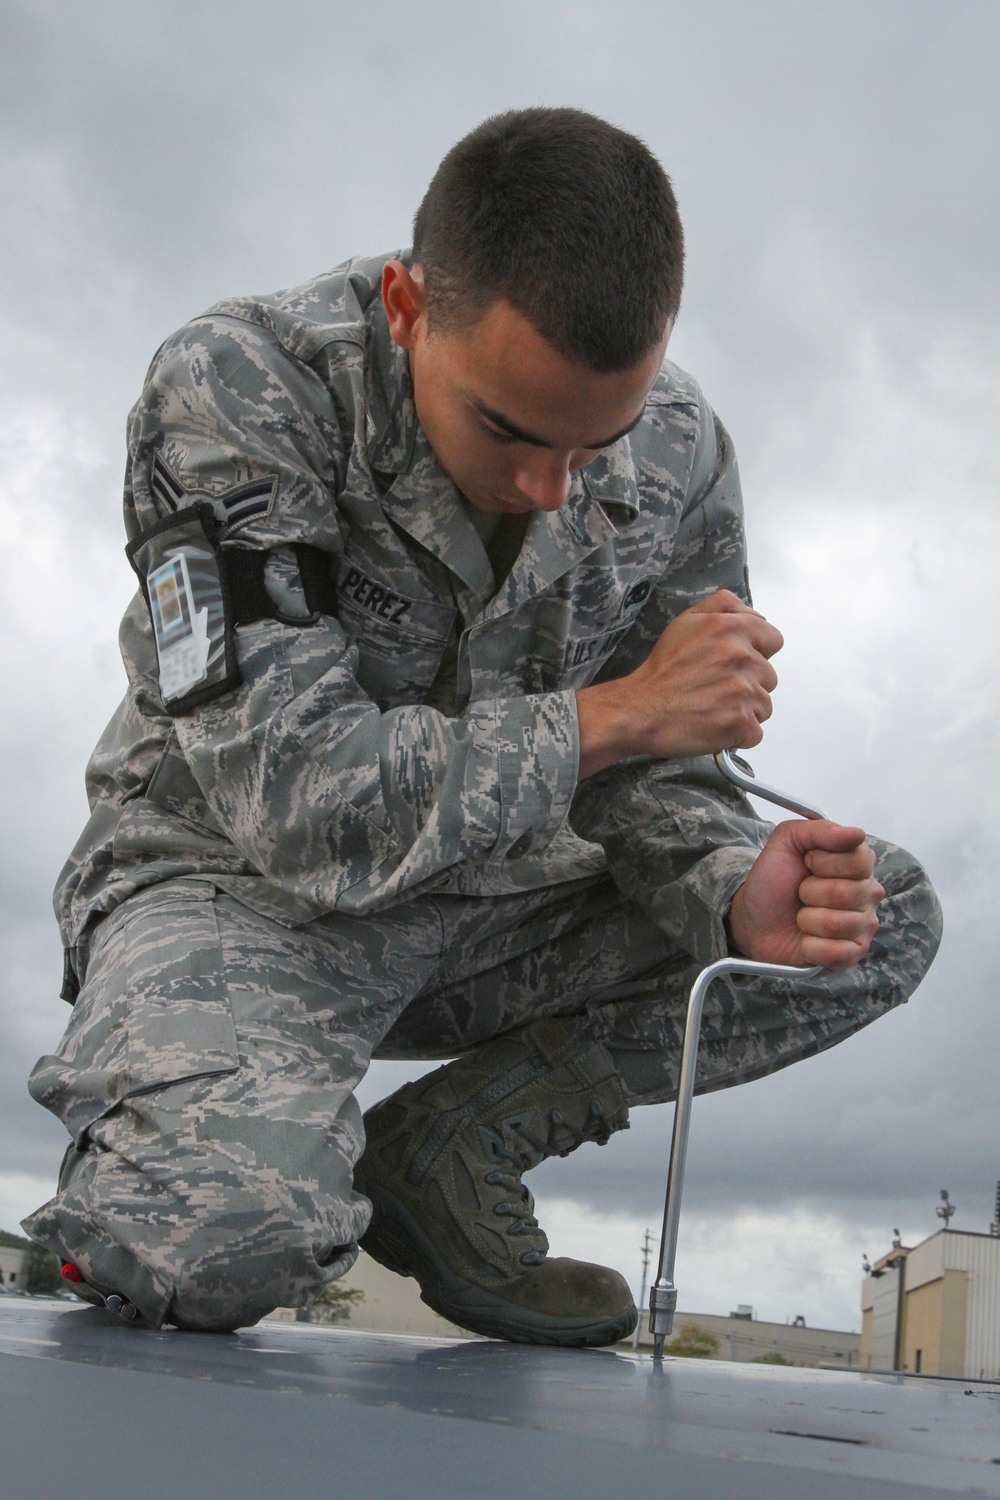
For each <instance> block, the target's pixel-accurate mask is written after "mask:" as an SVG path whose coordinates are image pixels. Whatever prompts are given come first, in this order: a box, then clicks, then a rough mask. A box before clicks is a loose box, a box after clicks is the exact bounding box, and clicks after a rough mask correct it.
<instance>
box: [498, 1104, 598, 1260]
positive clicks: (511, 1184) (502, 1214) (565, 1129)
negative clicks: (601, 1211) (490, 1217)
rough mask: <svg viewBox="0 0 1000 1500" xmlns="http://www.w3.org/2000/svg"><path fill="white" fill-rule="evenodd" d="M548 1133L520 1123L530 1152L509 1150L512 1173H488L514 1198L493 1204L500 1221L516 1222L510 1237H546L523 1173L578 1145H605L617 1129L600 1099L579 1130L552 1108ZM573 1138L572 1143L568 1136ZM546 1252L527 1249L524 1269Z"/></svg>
mask: <svg viewBox="0 0 1000 1500" xmlns="http://www.w3.org/2000/svg"><path fill="white" fill-rule="evenodd" d="M547 1125H548V1133H547V1136H546V1138H545V1139H544V1140H542V1139H540V1138H539V1137H538V1136H536V1135H535V1134H534V1132H533V1131H530V1130H528V1129H527V1128H526V1127H525V1126H524V1125H523V1124H518V1125H517V1126H516V1127H514V1128H515V1129H516V1133H517V1134H518V1135H519V1136H521V1138H522V1139H523V1140H524V1141H525V1142H526V1143H527V1145H528V1146H530V1148H531V1151H530V1153H529V1152H527V1151H518V1150H517V1149H516V1148H513V1147H511V1148H509V1149H508V1150H506V1151H505V1152H504V1155H505V1157H506V1159H507V1160H508V1161H509V1162H510V1163H511V1166H512V1168H513V1170H512V1171H503V1170H500V1169H498V1168H494V1169H493V1170H491V1171H489V1172H487V1173H486V1177H485V1181H486V1182H488V1183H489V1184H490V1186H491V1187H502V1188H504V1189H505V1190H506V1191H507V1192H508V1193H509V1194H510V1195H511V1199H513V1200H516V1201H508V1200H507V1199H505V1200H504V1201H503V1202H502V1203H495V1204H494V1205H493V1212H494V1213H495V1214H496V1215H497V1217H498V1218H510V1219H512V1221H513V1222H512V1223H510V1224H508V1226H507V1233H508V1234H509V1235H519V1234H533V1235H543V1234H544V1232H545V1231H544V1230H543V1229H542V1228H541V1227H540V1225H539V1223H538V1220H537V1219H536V1218H535V1214H534V1208H535V1200H534V1198H533V1197H532V1195H531V1190H530V1188H528V1187H527V1186H526V1185H525V1184H524V1183H523V1182H522V1181H521V1173H522V1172H526V1171H527V1170H528V1168H529V1167H532V1166H537V1165H538V1163H539V1162H540V1161H544V1160H545V1159H546V1158H547V1157H550V1156H569V1154H570V1152H571V1151H575V1150H576V1148H577V1146H582V1145H583V1143H584V1141H596V1142H597V1144H598V1145H599V1146H603V1145H605V1144H606V1143H607V1141H608V1140H609V1139H610V1137H611V1135H612V1133H613V1130H614V1126H613V1124H612V1122H610V1121H609V1120H608V1118H607V1116H606V1115H605V1113H604V1109H603V1107H602V1105H601V1102H600V1100H599V1099H591V1101H590V1105H589V1107H588V1109H587V1115H586V1118H585V1120H584V1122H583V1126H582V1127H579V1128H578V1127H577V1126H576V1125H574V1124H573V1122H572V1121H571V1120H567V1119H566V1116H565V1115H564V1114H563V1112H562V1110H560V1109H551V1110H549V1114H548V1120H547ZM567 1134H568V1135H569V1141H568V1142H567V1140H566V1137H567ZM545 1254H546V1252H545V1250H544V1249H538V1248H535V1249H532V1250H525V1251H524V1252H523V1254H522V1255H521V1256H519V1259H520V1262H521V1264H522V1265H523V1266H537V1265H540V1264H541V1262H542V1261H543V1260H544V1259H545Z"/></svg>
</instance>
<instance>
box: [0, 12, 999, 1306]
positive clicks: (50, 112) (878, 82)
mask: <svg viewBox="0 0 1000 1500" xmlns="http://www.w3.org/2000/svg"><path fill="white" fill-rule="evenodd" d="M0 71H2V88H0V130H2V149H0V183H2V188H0V191H2V202H3V224H2V235H0V283H2V301H0V507H2V533H0V534H2V537H3V551H2V561H0V567H2V575H0V641H2V650H0V674H2V682H0V695H2V696H0V701H2V702H3V704H4V715H3V720H2V723H0V755H2V757H3V763H2V772H0V786H2V787H3V809H2V817H3V823H2V850H3V859H2V875H0V901H2V908H0V942H2V962H0V1011H2V1020H3V1027H4V1035H5V1040H6V1046H5V1047H4V1049H3V1052H2V1061H0V1139H2V1150H0V1227H5V1228H8V1229H14V1228H15V1227H16V1223H17V1220H18V1219H19V1218H20V1217H21V1216H22V1215H23V1214H24V1213H27V1212H28V1211H29V1210H31V1209H32V1208H34V1207H36V1206H37V1204H38V1203H40V1202H41V1201H42V1200H43V1199H44V1198H46V1197H48V1196H49V1195H50V1193H51V1190H52V1181H53V1178H54V1173H55V1170H56V1166H57V1164H58V1159H59V1156H60V1153H61V1150H62V1145H63V1139H62V1130H61V1127H60V1126H58V1125H57V1124H56V1123H55V1122H54V1121H52V1120H50V1119H49V1118H48V1117H47V1116H46V1115H45V1114H44V1113H43V1112H42V1111H41V1110H40V1109H38V1108H37V1107H36V1106H35V1105H33V1104H32V1103H31V1101H30V1100H29V1099H28V1097H27V1095H26V1093H25V1091H24V1078H25V1076H26V1074H27V1072H28V1070H29V1068H30V1066H31V1064H32V1062H33V1061H34V1059H35V1057H36V1056H37V1055H38V1054H39V1053H40V1052H42V1051H46V1050H50V1049H51V1048H52V1046H53V1045H54V1044H55V1042H56V1040H57V1038H58V1036H59V1034H60V1032H61V1030H62V1027H63V1026H64V1025H65V1021H66V1016H67V1011H66V1007H65V1006H64V1005H63V1004H62V1002H60V1001H59V1000H58V999H57V998H56V993H57V990H58V985H59V966H60V957H59V944H58V938H57V934H56V929H55V926H54V923H53V921H52V918H51V914H50V905H49V900H50V898H49V893H50V890H51V887H52V884H53V882H54V879H55V876H56V874H57V872H58V870H59V867H60V865H61V864H62V861H63V859H64V858H65V856H66V854H67V852H68V850H69V848H70V847H71V846H72V844H73V842H74V841H75V839H76V837H77V834H78V832H79V830H80V827H81V826H82V823H83V820H84V817H85V815H86V806H85V801H84V795H83V767H84V763H85V760H86V757H87V754H88V752H89V750H90V748H91V746H92V744H93V742H94V740H95V739H96V737H97V735H98V733H99V732H100V730H101V728H102V727H103V725H104V723H105V722H106V721H107V719H108V718H109V717H110V715H111V713H112V711H113V709H114V707H115V704H116V702H117V701H118V699H119V697H120V696H121V692H122V689H123V684H124V674H123V670H122V667H121V663H120V660H119V658H118V654H117V648H116V643H115V639H116V630H117V621H118V617H119V615H120V613H121V611H122V609H123V608H124V606H125V604H126V602H127V600H128V598H129V595H130V592H131V589H132V575H131V571H130V569H129V567H128V565H127V564H126V562H125V559H124V556H123V554H122V546H123V541H124V538H123V535H122V530H121V521H120V496H121V472H122V468H123V461H124V446H123V434H124V422H125V416H126V413H127V411H128V409H129V407H130V406H131V404H132V402H133V401H134V400H135V397H136V395H137V394H138V391H139V387H140V384H141V381H142V377H143V372H144V370H145V367H146V365H147V363H148V361H149V359H150V357H151V355H152V354H153V352H154V350H155V349H156V347H157V345H158V344H159V342H160V341H161V340H162V339H163V338H164V337H165V336H166V335H167V334H169V333H170V332H171V331H172V330H173V329H174V328H175V327H176V326H178V325H179V324H180V323H182V322H183V321H185V320H186V319H187V318H188V317H191V316H193V315H194V314H196V313H198V312H200V311H202V310H203V309H204V308H205V307H207V306H208V305H210V304H211V303H212V302H214V301H215V300H216V299H218V298H220V297H222V296H225V295H230V294H235V293H240V292H247V291H268V290H272V289H274V288H276V287H279V286H287V285H290V284H293V283H295V282H297V281H300V280H304V279H305V278H306V277H308V276H310V275H313V274H315V273H316V272H318V271H320V270H322V269H324V268H327V267H329V266H332V265H334V264H335V263H337V262H338V261H340V260H342V259H344V258H346V257H347V256H349V255H352V254H368V253H377V252H380V251H386V250H389V249H392V248H395V247H398V246H401V245H404V244H406V243H408V239H409V232H410V231H409V226H410V223H411V220H412V215H413V212H414V209H415V208H416V205H417V203H418V201H419V199H420V196H421V194H422V192H423V189H424V187H425V186H426V183H427V181H428V179H429V177H430V175H431V174H432V172H433V170H434V167H435V166H436V164H437V162H438V160H439V159H440V157H441V156H442V155H443V153H444V152H445V150H446V149H447V148H448V147H449V146H450V145H451V144H452V142H453V141H455V140H456V139H457V138H458V137H459V136H460V135H462V134H463V133H464V132H465V131H466V130H468V129H469V128H470V127H471V126H473V125H474V124H476V123H477V122H478V121H479V120H480V119H482V118H483V117H484V116H485V115H486V114H488V113H491V112H494V111H497V110H500V109H504V108H508V107H511V106H518V105H527V104H535V103H545V104H571V105H576V106H580V107H583V108H586V109H590V110H593V111H594V112H596V113H599V114H602V115H604V116H606V117H607V118H609V119H611V120H613V121H614V122H615V123H617V124H620V125H622V126H624V127H625V128H627V129H629V130H632V131H635V132H636V133H637V134H639V135H641V136H642V137H643V138H644V139H645V140H646V141H647V142H648V143H649V144H650V145H651V146H652V147H653V149H654V150H655V151H656V152H657V154H658V155H659V156H660V158H661V159H662V161H663V163H664V165H665V166H666V168H667V170H668V172H669V173H670V174H671V176H672V178H673V180H674V184H675V187H676V190H677V194H678V198H679V201H680V205H681V211H682V214H683V216H684V220H685V224H686V229H687V236H688V268H689V269H688V281H687V290H686V294H685V301H684V306H683V308H682V312H681V317H680V321H679V323H678V327H677V331H676V333H675V335H674V340H673V344H672V348H671V354H672V355H673V357H674V358H675V359H676V360H678V361H679V362H680V363H681V364H684V365H685V366H687V367H688V368H689V369H691V370H692V371H693V372H694V373H695V374H696V375H697V376H698V377H699V379H700V380H701V382H702V384H703V385H704V387H705V389H706V392H707V394H708V397H709V399H710V400H711V401H712V403H713V404H714V405H715V406H716V408H717V410H718V411H719V412H720V414H721V415H722V417H723V419H724V421H725V422H726V424H727V426H728V427H729V429H730V431H731V432H732V434H733V437H734V439H735V442H736V447H737V451H738V453H739V455H740V459H741V468H742V472H743V481H744V490H745V494H746V500H747V509H748V525H749V532H750V542H751V564H752V576H753V584H754V593H755V599H756V602H757V604H758V607H760V608H762V609H763V610H764V611H765V612H766V613H767V614H768V615H769V616H770V617H771V618H772V619H773V620H774V621H775V622H776V623H777V624H778V625H780V627H781V629H782V630H783V631H784V633H785V636H786V639H787V646H786V648H785V650H784V652H783V653H782V655H781V657H780V658H779V659H778V661H777V663H776V664H777V666H778V669H779V672H780V674H781V685H780V687H779V690H778V696H777V699H776V713H775V717H774V719H773V720H772V721H771V724H770V725H769V727H768V732H767V737H766V739H765V742H764V744H763V746H762V747H761V748H760V749H759V750H758V751H757V752H756V754H755V757H754V759H755V764H756V767H757V770H758V773H759V774H760V775H761V776H762V777H764V779H766V780H770V781H775V782H777V783H779V784H787V785H788V786H789V788H790V789H792V790H798V791H799V792H800V793H801V795H803V796H804V797H806V798H808V799H811V800H815V801H817V802H818V803H819V804H820V805H821V806H823V807H825V808H826V809H827V810H828V811H829V812H830V814H831V815H834V816H838V817H840V818H842V819H843V820H844V821H849V822H860V823H862V824H863V825H864V826H867V827H869V828H870V829H871V830H872V831H875V832H878V833H880V834H883V835H884V836H887V837H889V838H891V839H894V840H896V841H898V842H901V843H904V844H905V845H907V846H908V847H910V848H911V849H913V850H914V851H915V852H916V853H918V854H919V856H920V857H921V858H922V859H923V860H924V862H925V863H926V865H927V866H928V868H929V870H930V872H931V874H932V876H933V878H934V880H935V882H936V884H937V886H938V889H939V891H940V893H941V896H942V900H943V903H944V907H945V914H946V929H947V930H946V937H945V943H944V946H943V948H942V951H941V955H940V957H939V959H938V961H937V963H936V965H935V966H934V969H933V970H932V972H931V975H930V977H929V978H928V980H927V981H926V982H925V984H924V985H923V987H922V988H921V989H920V991H919V992H918V994H917V996H916V997H915V998H914V1000H913V1001H912V1002H911V1003H910V1004H909V1005H908V1006H906V1007H904V1008H903V1009H902V1010H900V1011H897V1012H895V1013H894V1014H893V1015H891V1016H890V1017H888V1018H886V1019H884V1020H883V1021H881V1022H880V1023H878V1025H877V1026H875V1027H874V1028H873V1029H871V1030H870V1031H869V1032H867V1033H865V1034H863V1035H862V1036H860V1037H857V1038H854V1039H853V1040H852V1041H850V1042H848V1043H847V1044H846V1045H844V1046H842V1047H840V1048H838V1049H836V1050H835V1051H834V1052H832V1053H829V1054H827V1055H826V1056H824V1057H822V1058H818V1059H815V1060H813V1061H810V1062H808V1063H804V1064H802V1065H800V1066H799V1067H796V1068H793V1069H792V1070H790V1071H789V1072H787V1073H786V1074H783V1075H781V1076H779V1077H776V1078H772V1079H769V1080H766V1081H764V1082H762V1083H758V1084H753V1085H751V1086H749V1087H746V1088H744V1089H737V1090H732V1091H730V1092H729V1093H727V1094H723V1095H719V1096H715V1097H713V1098H710V1099H706V1100H702V1101H699V1102H698V1105H697V1107H696V1111H695V1116H694V1123H693V1128H692V1147H691V1158H690V1165H689V1173H688V1184H689V1186H688V1189H687V1193H686V1208H687V1211H686V1214H685V1217H684V1220H683V1225H682V1248H681V1255H680V1259H679V1263H678V1282H679V1286H680V1296H681V1306H682V1307H685V1308H693V1309H700V1310H702V1311H706V1312H723V1313H725V1312H728V1311H730V1309H731V1308H733V1307H735V1306H736V1304H737V1302H749V1303H751V1304H753V1305H754V1306H755V1307H756V1309H757V1312H758V1314H759V1315H760V1316H761V1317H768V1318H774V1319H777V1320H779V1321H784V1320H785V1319H786V1318H790V1317H793V1316H795V1315H796V1314H799V1313H801V1314H803V1315H804V1316H805V1317H806V1319H807V1321H808V1322H809V1323H811V1324H822V1323H825V1324H826V1325H827V1326H840V1327H857V1326H859V1325H860V1315H859V1313H858V1291H859V1280H860V1261H861V1254H862V1252H863V1251H868V1252H869V1253H870V1254H871V1255H872V1256H873V1257H874V1256H875V1255H877V1254H881V1253H882V1252H883V1251H884V1250H886V1249H887V1248H888V1245H889V1241H890V1237H891V1231H892V1229H893V1228H894V1227H896V1226H898V1227H899V1228H900V1229H901V1230H902V1231H903V1234H904V1236H905V1237H906V1238H907V1239H908V1240H909V1241H911V1242H912V1241H913V1240H916V1239H919V1238H923V1237H924V1236H925V1235H927V1234H928V1233H931V1232H932V1231H933V1230H934V1229H935V1228H937V1227H938V1221H937V1220H936V1219H935V1216H934V1208H935V1204H936V1201H937V1197H938V1190H939V1189H940V1188H942V1187H947V1188H949V1189H950V1191H951V1195H952V1198H953V1199H954V1200H955V1201H956V1202H957V1204H958V1213H957V1215H956V1218H955V1219H954V1221H953V1222H954V1227H955V1228H957V1229H972V1230H980V1231H982V1230H985V1229H986V1228H987V1226H988V1224H989V1221H990V1219H991V1218H992V1216H993V1215H992V1209H993V1190H994V1183H995V1181H996V1179H997V1178H1000V1119H998V1115H1000V1110H998V1085H997V1074H998V1059H1000V1026H998V1020H997V1000H998V990H1000V983H998V980H1000V973H998V969H1000V965H998V960H997V939H996V932H997V912H998V905H1000V877H998V872H997V856H996V851H997V848H998V846H1000V798H998V795H997V776H996V769H995V762H996V758H997V747H998V745H1000V723H998V717H1000V716H998V710H997V689H996V677H997V674H996V662H997V651H998V644H1000V640H998V637H1000V631H998V627H997V593H998V591H997V584H996V575H997V570H998V567H1000V520H998V504H997V481H998V477H1000V413H998V409H997V408H998V402H997V391H998V388H1000V386H998V377H1000V336H998V335H1000V326H998V325H1000V307H998V300H1000V299H998V282H997V266H998V263H1000V244H998V240H1000V234H998V220H1000V213H998V193H997V162H998V160H1000V141H998V134H1000V131H998V114H1000V110H998V103H997V89H996V79H997V77H998V76H1000V5H998V4H997V3H996V0H949V3H947V4H941V3H940V0H933V3H926V0H864V3H858V4H854V3H830V4H827V5H825V6H822V7H820V6H804V5H802V4H800V3H799V0H791V3H768V0H755V3H754V4H752V5H749V4H747V3H745V0H731V3H726V0H700V3H699V4H698V5H697V6H692V5H691V4H689V3H688V0H685V3H678V0H655V3H654V0H650V3H641V0H617V3H616V4H615V5H613V6H611V5H608V4H606V3H603V0H571V3H565V4H564V3H557V0H530V3H527V4H526V3H521V0H507V3H506V4H505V5H504V6H502V7H501V6H485V5H477V4H474V3H472V4H470V3H469V0H422V4H421V5H419V6H413V5H412V4H400V3H395V0H368V3H367V4H366V5H364V6H360V5H357V4H347V3H344V0H322V3H320V0H284V3H283V5H282V6H281V7H280V8H279V7H277V6H275V5H273V4H264V3H260V0H243V3H241V4H240V5H238V6H237V5H233V4H226V5H224V4H222V3H220V0H197V3H193V0H169V3H167V0H120V3H113V0H76V3H72V4H70V3H68V0H48V3H37V4H30V3H19V0H6V4H5V6H4V8H3V14H2V19H0ZM400 1076H401V1072H400V1069H399V1068H397V1067H392V1066H390V1065H384V1066H383V1067H381V1068H379V1069H376V1070H375V1072H374V1073H373V1075H372V1076H371V1077H370V1078H369V1080H367V1081H366V1085H365V1089H366V1093H365V1102H370V1100H371V1098H372V1097H374V1096H375V1095H377V1094H379V1093H381V1092H384V1091H385V1090H386V1089H387V1088H389V1087H391V1086H393V1084H394V1082H395V1081H396V1079H397V1078H399V1077H400ZM669 1128H670V1111H669V1109H667V1108H657V1109H653V1110H645V1111H639V1112H637V1113H636V1116H635V1122H634V1127H633V1129H632V1131H631V1132H630V1134H629V1135H627V1136H623V1137H616V1138H615V1139H614V1140H613V1141H612V1142H611V1144H610V1145H609V1146H608V1147H607V1148H606V1149H605V1150H603V1151H597V1150H595V1149H594V1148H592V1147H589V1148H586V1149H585V1150H583V1151H581V1152H579V1153H577V1154H576V1155H575V1156H573V1157H572V1158H570V1159H569V1160H567V1161H563V1162H556V1163H551V1164H546V1165H545V1166H543V1167H542V1168H540V1169H539V1171H538V1172H537V1173H536V1174H535V1175H534V1177H533V1179H532V1180H531V1181H532V1186H533V1188H534V1189H535V1191H536V1195H538V1196H540V1198H541V1203H540V1214H541V1217H542V1222H543V1223H544V1224H546V1225H547V1227H549V1229H550V1231H552V1232H553V1238H554V1239H555V1242H556V1243H555V1248H556V1249H557V1250H558V1251H561V1252H565V1253H573V1254H578V1255H582V1256H586V1257H588V1258H592V1259H603V1260H607V1261H609V1262H611V1263H613V1264H616V1265H618V1266H619V1267H620V1268H621V1269H622V1270H623V1271H624V1272H625V1273H626V1274H627V1275H628V1276H629V1277H630V1278H631V1279H632V1281H633V1282H634V1283H636V1284H637V1283H638V1276H639V1258H638V1249H637V1247H638V1242H639V1239H640V1237H641V1234H642V1230H643V1228H644V1227H645V1226H646V1225H650V1226H651V1227H653V1228H654V1229H658V1222H659V1216H660V1213H661V1209H662V1189H663V1178H664V1163H665V1156H666V1146H667V1141H668V1136H669Z"/></svg>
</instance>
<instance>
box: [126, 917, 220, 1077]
mask: <svg viewBox="0 0 1000 1500" xmlns="http://www.w3.org/2000/svg"><path fill="white" fill-rule="evenodd" d="M125 940H126V941H125V958H126V971H127V976H128V1007H127V1011H128V1017H127V1025H128V1056H127V1088H126V1089H125V1092H124V1094H123V1096H122V1097H127V1095H129V1094H135V1093H141V1092H144V1091H145V1090H147V1089H153V1088H162V1087H163V1086H164V1085H165V1084H170V1083H180V1082H181V1081H182V1080H183V1079H186V1078H199V1077H202V1076H203V1075H205V1074H210V1073H228V1072H233V1071H235V1069H236V1068H237V1067H238V1066H239V1047H238V1044H237V1041H236V1027H235V1025H234V1024H233V1014H232V1010H231V1008H230V1004H229V992H228V988H227V985H226V976H225V972H224V970H223V966H222V944H221V941H220V938H219V928H218V924H217V922H216V919H215V902H214V893H206V896H205V897H197V898H195V899H191V898H189V897H186V896H181V897H177V898H175V899H172V900H164V901H162V902H159V903H157V904H156V905H154V906H153V907H152V908H151V909H148V910H147V911H146V912H143V913H139V914H137V916H136V917H135V918H133V920H132V921H131V922H130V923H129V924H128V927H127V928H126V931H125Z"/></svg>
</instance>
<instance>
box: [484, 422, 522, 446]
mask: <svg viewBox="0 0 1000 1500" xmlns="http://www.w3.org/2000/svg"><path fill="white" fill-rule="evenodd" d="M483 431H484V432H485V433H486V434H487V436H488V437H489V438H491V439H492V441H493V442H494V443H499V444H500V445H501V447H504V448H506V447H507V445H508V444H509V443H516V442H517V438H516V437H514V435H513V433H510V432H501V431H500V429H499V427H491V426H490V425H489V423H488V422H484V423H483Z"/></svg>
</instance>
